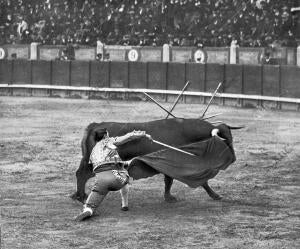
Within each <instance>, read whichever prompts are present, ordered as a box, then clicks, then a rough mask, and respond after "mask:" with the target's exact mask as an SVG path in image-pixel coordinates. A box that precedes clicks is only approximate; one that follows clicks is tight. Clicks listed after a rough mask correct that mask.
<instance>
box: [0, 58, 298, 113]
mask: <svg viewBox="0 0 300 249" xmlns="http://www.w3.org/2000/svg"><path fill="white" fill-rule="evenodd" d="M299 78H300V68H299V67H297V66H272V65H264V66H258V65H226V64H224V65H221V64H198V63H171V62H170V63H162V62H147V63H145V62H96V61H57V60H55V61H29V60H2V61H0V84H1V85H4V86H5V85H6V84H9V85H11V84H13V85H18V86H21V85H22V86H26V87H25V88H24V89H36V88H35V85H36V86H40V85H45V89H52V90H51V93H52V94H53V93H55V91H56V90H55V89H56V87H58V88H59V86H62V88H61V89H65V87H66V86H70V87H74V88H72V89H79V90H78V91H79V92H78V95H81V94H80V91H86V92H88V93H89V97H91V94H95V93H97V94H98V93H101V94H102V93H105V94H106V93H114V94H115V93H116V94H117V93H118V94H119V93H122V91H120V92H118V91H115V92H114V91H106V92H105V91H101V90H99V91H94V90H93V89H103V88H105V89H107V88H109V89H110V88H120V89H129V88H130V89H132V90H133V89H137V91H133V92H130V91H129V90H126V91H125V93H126V94H127V93H128V94H131V93H133V94H135V93H142V92H141V91H139V90H140V89H148V90H154V92H153V93H154V94H158V95H159V96H158V97H162V98H163V99H164V100H167V101H168V100H172V98H173V97H172V96H171V95H172V94H173V93H172V91H180V90H181V89H182V87H183V86H184V85H185V83H186V82H187V81H190V82H191V84H190V85H189V88H188V91H189V94H188V95H183V96H185V97H184V98H182V100H184V101H186V100H187V97H189V99H191V98H193V97H196V99H195V100H196V102H199V101H200V102H203V100H204V101H205V99H206V97H207V96H210V95H209V93H212V92H213V91H214V90H215V89H216V87H217V85H218V84H219V82H222V83H223V85H222V88H221V89H220V90H219V94H220V96H221V97H220V98H217V99H216V101H215V102H218V101H221V102H222V103H221V104H227V103H228V101H231V102H232V104H233V105H235V106H236V105H238V106H243V105H245V104H251V105H253V106H258V105H261V106H264V105H263V103H262V102H266V101H270V102H272V103H273V102H274V103H277V102H280V101H283V102H284V101H285V102H291V103H292V104H295V103H297V101H298V100H299V99H300V88H299ZM29 85H32V88H30V87H27V86H29ZM49 86H51V87H52V88H49ZM76 87H77V88H76ZM83 87H90V88H88V89H89V90H84V89H85V88H83ZM4 88H5V87H4ZM4 88H2V89H4ZM11 88H14V87H13V86H12V87H11ZM20 88H21V87H19V88H18V87H17V88H16V89H15V91H17V89H18V90H20ZM6 89H10V87H9V88H6ZM41 89H42V87H41ZM165 90H168V91H167V92H166V91H165ZM20 91H21V90H20ZM58 91H61V90H60V88H59V89H58ZM67 91H68V90H66V92H65V95H69V93H68V92H67ZM72 91H75V90H72ZM197 92H198V93H199V94H194V93H197ZM31 93H32V92H31ZM204 93H207V94H208V95H207V94H204ZM20 94H21V92H20ZM44 94H48V93H47V92H46V93H44ZM53 95H56V94H53ZM58 95H60V94H58ZM60 96H61V95H60ZM170 96H171V97H170ZM249 96H251V97H249ZM102 97H103V96H102ZM104 97H110V96H109V95H107V94H106V95H105V96H104ZM127 97H128V96H127ZM282 97H284V98H282ZM122 98H123V97H122ZM291 99H295V100H296V102H294V101H291ZM225 100H226V101H225ZM272 107H274V108H281V107H279V106H277V104H276V105H273V104H272ZM293 108H294V107H293ZM297 108H298V107H297Z"/></svg>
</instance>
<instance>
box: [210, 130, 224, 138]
mask: <svg viewBox="0 0 300 249" xmlns="http://www.w3.org/2000/svg"><path fill="white" fill-rule="evenodd" d="M219 132H220V130H219V129H212V131H211V136H212V137H218V138H220V139H221V140H225V139H224V138H222V137H220V136H219V135H218V133H219Z"/></svg>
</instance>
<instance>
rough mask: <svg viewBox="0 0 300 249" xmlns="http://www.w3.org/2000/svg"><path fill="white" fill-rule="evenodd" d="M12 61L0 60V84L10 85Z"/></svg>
mask: <svg viewBox="0 0 300 249" xmlns="http://www.w3.org/2000/svg"><path fill="white" fill-rule="evenodd" d="M12 64H13V61H9V60H0V84H9V83H12V68H13V65H12Z"/></svg>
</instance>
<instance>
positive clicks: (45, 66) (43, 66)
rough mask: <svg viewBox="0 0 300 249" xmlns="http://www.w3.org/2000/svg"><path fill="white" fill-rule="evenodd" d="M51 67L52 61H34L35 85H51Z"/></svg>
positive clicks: (33, 74) (32, 65)
mask: <svg viewBox="0 0 300 249" xmlns="http://www.w3.org/2000/svg"><path fill="white" fill-rule="evenodd" d="M51 67H52V62H51V61H32V63H31V71H32V78H31V80H32V81H31V83H32V84H34V85H51V84H52V79H51V77H52V76H51V71H52V68H51Z"/></svg>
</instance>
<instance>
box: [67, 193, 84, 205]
mask: <svg viewBox="0 0 300 249" xmlns="http://www.w3.org/2000/svg"><path fill="white" fill-rule="evenodd" d="M70 198H72V199H73V200H74V201H80V202H82V203H83V202H84V199H85V197H82V196H80V195H79V194H78V193H77V192H75V193H74V194H71V195H70Z"/></svg>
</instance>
